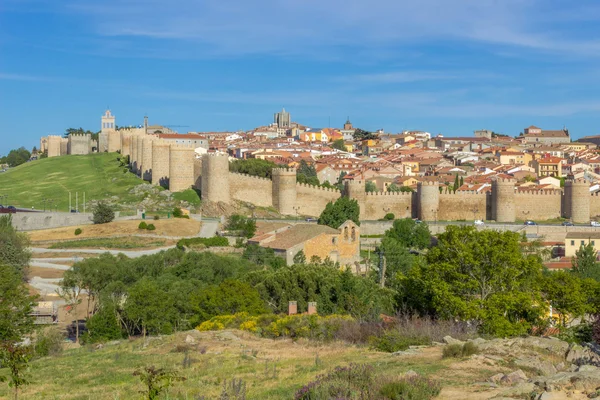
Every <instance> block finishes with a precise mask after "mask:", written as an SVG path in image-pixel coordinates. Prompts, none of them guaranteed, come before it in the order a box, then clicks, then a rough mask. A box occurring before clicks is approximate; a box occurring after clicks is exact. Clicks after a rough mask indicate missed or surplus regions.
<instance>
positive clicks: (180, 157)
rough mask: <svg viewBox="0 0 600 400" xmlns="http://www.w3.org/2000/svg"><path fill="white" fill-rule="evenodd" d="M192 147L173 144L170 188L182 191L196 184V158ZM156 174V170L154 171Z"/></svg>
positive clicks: (170, 163)
mask: <svg viewBox="0 0 600 400" xmlns="http://www.w3.org/2000/svg"><path fill="white" fill-rule="evenodd" d="M195 158H196V152H195V151H194V148H192V147H183V146H176V145H172V146H171V147H170V151H169V190H170V191H171V192H181V191H183V190H187V189H189V188H191V187H192V186H193V185H194V159H195ZM152 176H154V171H152Z"/></svg>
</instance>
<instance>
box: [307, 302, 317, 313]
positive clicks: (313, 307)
mask: <svg viewBox="0 0 600 400" xmlns="http://www.w3.org/2000/svg"><path fill="white" fill-rule="evenodd" d="M316 313H317V302H316V301H309V302H308V315H313V314H316Z"/></svg>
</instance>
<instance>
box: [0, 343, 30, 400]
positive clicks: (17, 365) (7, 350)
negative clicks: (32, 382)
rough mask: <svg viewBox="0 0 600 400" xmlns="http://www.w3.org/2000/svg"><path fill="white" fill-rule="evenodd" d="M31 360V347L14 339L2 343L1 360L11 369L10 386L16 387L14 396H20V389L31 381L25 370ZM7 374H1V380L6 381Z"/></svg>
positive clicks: (0, 349)
mask: <svg viewBox="0 0 600 400" xmlns="http://www.w3.org/2000/svg"><path fill="white" fill-rule="evenodd" d="M30 360H31V349H30V348H29V347H26V346H21V345H19V344H16V343H15V342H13V341H6V342H2V343H1V344H0V361H1V363H0V364H1V365H2V366H6V367H8V369H9V370H10V381H9V383H8V386H10V387H12V388H13V389H14V398H15V400H17V399H18V398H19V389H20V388H21V387H22V386H25V385H27V384H28V383H29V380H28V379H27V378H26V377H25V372H26V370H27V367H28V365H29V361H30ZM6 380H7V379H6V377H5V376H0V382H4V381H6Z"/></svg>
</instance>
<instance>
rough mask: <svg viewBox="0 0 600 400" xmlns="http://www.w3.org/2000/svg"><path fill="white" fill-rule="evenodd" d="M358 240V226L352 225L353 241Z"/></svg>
mask: <svg viewBox="0 0 600 400" xmlns="http://www.w3.org/2000/svg"><path fill="white" fill-rule="evenodd" d="M355 240H356V228H355V227H352V241H353V242H354V241H355Z"/></svg>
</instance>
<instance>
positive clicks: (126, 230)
mask: <svg viewBox="0 0 600 400" xmlns="http://www.w3.org/2000/svg"><path fill="white" fill-rule="evenodd" d="M140 222H141V220H131V221H114V222H110V223H108V224H100V225H82V226H72V227H71V226H70V227H66V228H56V229H43V230H39V231H32V232H29V233H28V234H29V238H30V239H31V241H32V242H34V243H35V242H42V241H47V240H79V239H90V238H108V237H111V236H115V235H152V236H156V235H158V236H177V237H193V236H196V235H197V234H198V232H200V227H201V225H202V223H201V222H199V221H196V220H193V219H161V220H157V221H154V220H146V223H147V224H153V225H154V226H155V227H156V230H154V231H148V230H144V229H138V226H139V224H140ZM77 228H80V229H81V231H82V232H81V234H80V235H77V236H76V235H75V229H77Z"/></svg>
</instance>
